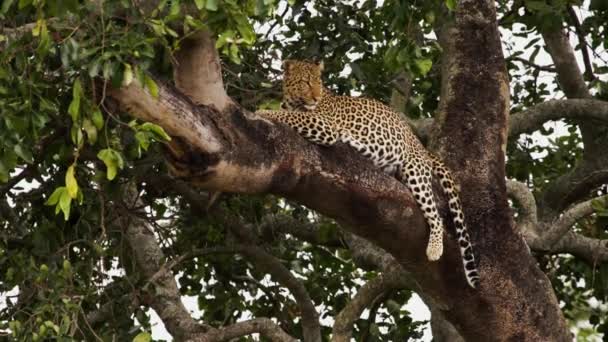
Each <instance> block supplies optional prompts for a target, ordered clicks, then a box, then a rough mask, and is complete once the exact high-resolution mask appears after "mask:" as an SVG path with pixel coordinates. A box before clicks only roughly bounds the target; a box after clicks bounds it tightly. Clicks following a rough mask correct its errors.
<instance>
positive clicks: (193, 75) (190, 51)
mask: <svg viewBox="0 0 608 342" xmlns="http://www.w3.org/2000/svg"><path fill="white" fill-rule="evenodd" d="M174 64H175V65H174V68H173V78H174V80H175V85H176V87H177V89H179V90H180V91H181V92H182V93H183V94H185V95H186V96H188V97H189V98H190V99H192V101H194V103H196V104H202V105H208V106H215V108H217V109H218V110H223V109H224V108H226V106H228V105H229V104H230V103H232V100H231V99H230V98H229V97H228V95H226V92H225V91H224V82H223V80H222V73H221V64H220V60H219V58H218V55H217V53H215V43H214V41H213V39H212V37H211V34H210V33H209V32H207V31H202V32H198V33H196V34H194V35H192V36H190V37H188V38H187V39H184V40H183V41H182V44H181V47H180V49H179V50H178V51H177V53H176V54H175V63H174Z"/></svg>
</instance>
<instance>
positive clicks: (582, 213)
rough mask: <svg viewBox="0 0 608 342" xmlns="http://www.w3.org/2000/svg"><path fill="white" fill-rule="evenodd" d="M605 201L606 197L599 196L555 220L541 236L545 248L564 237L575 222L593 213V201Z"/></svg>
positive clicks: (569, 210) (607, 198) (607, 197)
mask: <svg viewBox="0 0 608 342" xmlns="http://www.w3.org/2000/svg"><path fill="white" fill-rule="evenodd" d="M605 200H608V196H601V197H597V198H594V199H590V200H587V201H584V202H581V203H578V204H576V205H574V206H573V207H571V208H570V209H568V210H566V211H565V212H564V213H563V214H562V215H561V216H560V217H559V218H558V219H557V220H555V222H553V223H552V224H551V225H550V226H551V227H552V228H551V229H550V230H549V231H547V232H546V233H544V234H543V236H542V239H543V243H544V244H546V245H547V246H553V245H554V244H555V243H557V242H558V241H559V240H560V239H561V238H562V237H563V236H564V235H565V233H566V232H567V231H568V230H570V229H571V228H572V226H574V224H575V223H576V221H578V220H580V219H582V218H583V217H586V216H589V215H591V214H593V213H594V209H593V206H592V202H593V201H605Z"/></svg>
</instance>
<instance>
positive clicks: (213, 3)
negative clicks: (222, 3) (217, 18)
mask: <svg viewBox="0 0 608 342" xmlns="http://www.w3.org/2000/svg"><path fill="white" fill-rule="evenodd" d="M205 8H206V9H207V10H208V11H213V12H215V11H217V0H207V4H206V5H205Z"/></svg>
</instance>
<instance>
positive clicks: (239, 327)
mask: <svg viewBox="0 0 608 342" xmlns="http://www.w3.org/2000/svg"><path fill="white" fill-rule="evenodd" d="M255 333H259V334H260V335H262V336H264V337H266V338H268V339H270V340H271V341H274V342H297V341H298V340H297V339H295V338H293V337H291V336H289V335H288V334H287V333H286V332H285V331H283V329H281V327H279V326H278V325H277V324H276V323H274V322H273V321H271V320H270V319H268V318H255V319H252V320H248V321H244V322H238V323H235V324H232V325H229V326H227V327H223V328H219V329H217V331H214V332H211V333H208V334H205V335H203V336H200V337H197V338H193V339H189V340H188V342H221V341H231V340H233V339H236V338H239V337H242V336H247V335H251V334H255Z"/></svg>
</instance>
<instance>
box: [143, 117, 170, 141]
mask: <svg viewBox="0 0 608 342" xmlns="http://www.w3.org/2000/svg"><path fill="white" fill-rule="evenodd" d="M140 129H141V130H144V131H148V132H151V133H152V134H153V135H154V139H156V140H164V141H171V137H170V136H169V135H168V134H167V132H165V130H164V129H163V128H162V127H160V126H159V125H155V124H153V123H151V122H145V123H143V124H142V125H141V126H140Z"/></svg>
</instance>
